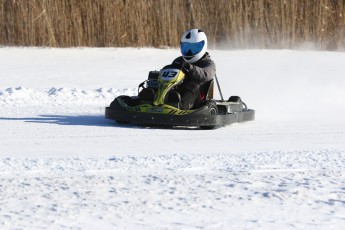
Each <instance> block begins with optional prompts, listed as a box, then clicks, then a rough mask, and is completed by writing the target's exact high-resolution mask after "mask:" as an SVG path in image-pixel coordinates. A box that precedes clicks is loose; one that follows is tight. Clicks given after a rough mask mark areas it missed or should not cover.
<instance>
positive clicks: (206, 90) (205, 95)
mask: <svg viewBox="0 0 345 230" xmlns="http://www.w3.org/2000/svg"><path fill="white" fill-rule="evenodd" d="M213 87H214V80H213V79H212V80H210V81H207V82H205V83H204V84H202V85H201V86H200V90H199V91H200V98H201V101H205V100H210V99H213Z"/></svg>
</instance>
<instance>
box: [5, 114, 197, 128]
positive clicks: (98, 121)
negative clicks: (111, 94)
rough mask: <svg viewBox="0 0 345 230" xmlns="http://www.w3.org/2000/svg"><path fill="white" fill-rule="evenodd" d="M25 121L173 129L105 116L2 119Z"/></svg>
mask: <svg viewBox="0 0 345 230" xmlns="http://www.w3.org/2000/svg"><path fill="white" fill-rule="evenodd" d="M1 120H3V121H24V122H29V123H41V124H57V125H76V126H98V127H117V128H134V129H147V128H152V129H173V127H171V126H158V125H156V126H145V125H135V124H123V123H117V122H116V121H113V120H108V119H106V118H105V117H104V116H97V115H94V116H92V115H75V116H73V115H39V116H38V117H20V118H13V117H0V121H1ZM174 129H177V130H181V129H185V130H195V129H197V130H198V129H199V128H197V127H174Z"/></svg>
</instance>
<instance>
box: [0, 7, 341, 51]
mask: <svg viewBox="0 0 345 230" xmlns="http://www.w3.org/2000/svg"><path fill="white" fill-rule="evenodd" d="M192 27H198V28H202V29H204V30H205V31H206V33H207V35H208V38H209V43H210V45H211V46H212V47H215V48H217V47H221V48H251V47H255V48H294V47H297V46H300V45H302V44H304V43H312V44H314V45H315V47H316V48H318V49H321V50H335V49H343V48H344V47H345V30H344V29H345V1H343V0H338V1H337V0H0V30H1V33H0V45H3V46H49V47H74V46H90V47H125V46H131V47H142V46H153V47H164V46H177V45H178V44H179V39H180V36H181V34H182V32H183V31H184V30H186V29H188V28H192Z"/></svg>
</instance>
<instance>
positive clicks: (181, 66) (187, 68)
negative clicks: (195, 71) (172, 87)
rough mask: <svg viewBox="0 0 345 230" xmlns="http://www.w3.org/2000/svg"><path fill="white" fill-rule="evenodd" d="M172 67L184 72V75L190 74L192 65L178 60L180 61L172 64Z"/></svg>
mask: <svg viewBox="0 0 345 230" xmlns="http://www.w3.org/2000/svg"><path fill="white" fill-rule="evenodd" d="M172 65H173V66H174V67H175V68H178V69H180V70H182V72H183V73H184V74H186V75H187V74H189V71H190V69H191V64H189V63H188V62H186V61H185V60H183V59H182V60H178V61H175V62H173V63H172Z"/></svg>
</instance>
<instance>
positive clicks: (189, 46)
mask: <svg viewBox="0 0 345 230" xmlns="http://www.w3.org/2000/svg"><path fill="white" fill-rule="evenodd" d="M204 45H205V41H200V42H197V43H190V42H181V53H182V55H183V56H193V55H196V54H197V53H199V52H200V51H201V50H202V48H204Z"/></svg>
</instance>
